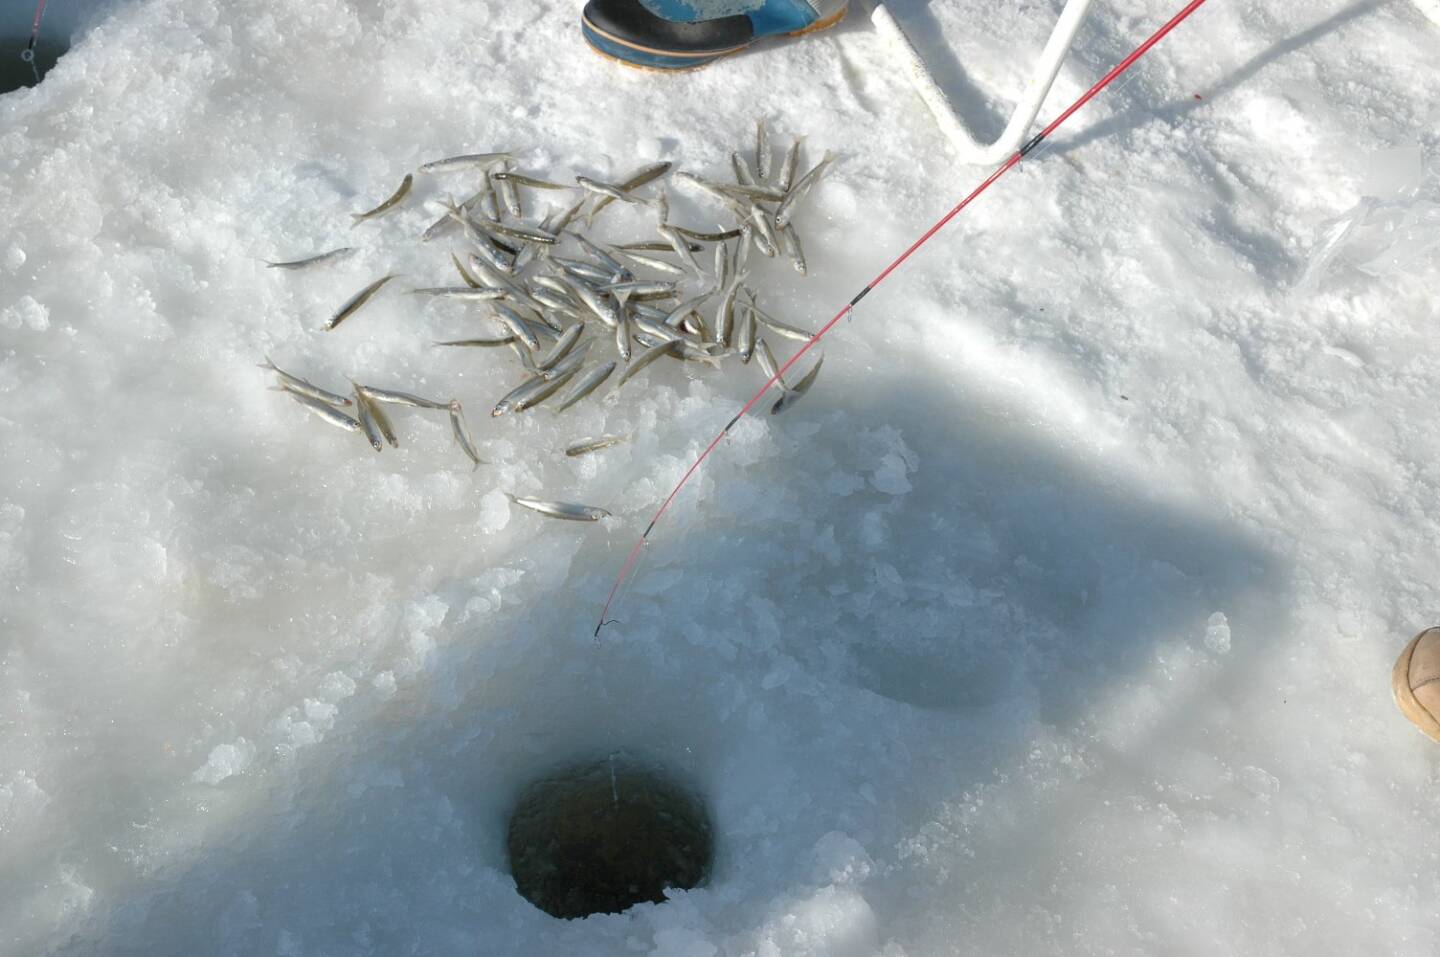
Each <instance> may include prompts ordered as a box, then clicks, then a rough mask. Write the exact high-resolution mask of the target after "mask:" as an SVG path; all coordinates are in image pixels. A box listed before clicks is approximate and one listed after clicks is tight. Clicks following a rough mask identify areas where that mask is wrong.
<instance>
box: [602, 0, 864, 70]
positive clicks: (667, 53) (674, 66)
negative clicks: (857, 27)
mask: <svg viewBox="0 0 1440 957" xmlns="http://www.w3.org/2000/svg"><path fill="white" fill-rule="evenodd" d="M848 12H850V7H849V5H848V4H847V5H845V6H844V7H841V8H840V9H839V10H837V11H836V12H835V13H832V14H831V15H830V16H828V17H826V18H824V19H823V20H816V21H815V22H814V23H812V24H810V25H809V26H806V27H801V28H800V29H799V30H792V31H790V32H789V33H776V34H773V35H771V36H766V37H758V38H756V39H754V40H751V41H750V42H749V43H742V44H740V45H739V46H734V47H728V48H726V49H723V50H707V51H705V52H703V53H686V52H682V51H678V50H661V49H658V48H656V47H647V46H642V45H641V44H638V43H633V42H631V41H629V40H624V39H621V38H620V37H617V36H615V34H613V33H607V32H606V31H604V30H602V29H600V28H599V27H597V26H596V25H595V24H593V23H591V22H590V21H589V20H587V19H586V18H585V17H584V16H583V15H582V16H581V18H580V21H581V22H580V26H581V32H582V33H583V34H584V36H585V42H586V43H588V44H589V45H590V49H592V50H594V51H595V52H596V53H598V54H600V55H601V56H603V57H604V58H605V59H607V60H613V61H614V62H616V63H619V64H621V65H623V66H628V67H630V68H631V69H633V70H643V71H645V72H647V73H690V72H693V71H695V70H699V69H701V68H703V67H707V66H709V65H710V64H712V63H714V62H715V61H716V60H719V59H722V58H724V57H727V56H734V55H735V54H737V53H740V52H742V51H744V50H748V49H750V48H751V47H753V46H754V45H755V44H757V43H763V42H765V41H766V40H774V39H781V40H783V39H789V38H792V37H803V36H805V35H806V34H809V33H818V32H819V31H821V30H827V29H829V28H830V27H833V26H835V25H836V24H837V23H839V22H840V21H841V20H844V19H845V14H846V13H848ZM601 43H603V44H606V45H609V46H613V47H617V48H620V49H623V50H625V51H634V53H635V54H636V55H637V56H638V57H640V58H643V59H649V60H651V61H653V62H650V63H644V62H639V61H638V60H633V59H629V58H627V57H626V56H625V55H624V53H621V52H617V51H613V50H607V49H605V48H604V47H603V46H601V45H600V44H601ZM664 60H674V61H678V62H674V63H665V62H660V61H664Z"/></svg>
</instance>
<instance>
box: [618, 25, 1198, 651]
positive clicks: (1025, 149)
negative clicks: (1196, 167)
mask: <svg viewBox="0 0 1440 957" xmlns="http://www.w3.org/2000/svg"><path fill="white" fill-rule="evenodd" d="M1204 3H1205V0H1190V2H1189V3H1187V4H1186V5H1185V7H1184V8H1183V9H1181V11H1180V12H1179V13H1177V14H1175V15H1174V16H1173V17H1171V18H1170V19H1169V20H1168V21H1166V23H1165V25H1164V26H1162V27H1161V28H1160V29H1158V30H1156V31H1155V32H1154V33H1153V34H1151V35H1150V38H1149V39H1147V40H1146V41H1145V42H1144V43H1142V44H1140V45H1139V46H1138V47H1136V48H1135V49H1134V50H1132V51H1130V54H1129V55H1128V56H1127V57H1125V59H1123V60H1121V61H1120V62H1119V63H1117V64H1116V65H1115V66H1113V67H1111V69H1110V72H1109V73H1106V74H1105V75H1104V76H1103V77H1101V78H1100V79H1099V80H1098V81H1097V82H1096V83H1095V85H1094V86H1092V87H1090V89H1088V90H1086V91H1085V92H1084V93H1083V94H1081V95H1080V98H1079V99H1077V100H1076V101H1075V102H1074V103H1071V104H1070V105H1069V106H1068V107H1066V108H1065V111H1064V112H1062V113H1061V114H1060V115H1059V116H1057V117H1055V119H1053V120H1051V121H1050V124H1049V125H1048V126H1046V127H1045V128H1044V129H1042V130H1041V131H1040V132H1039V133H1036V134H1035V135H1034V136H1032V137H1031V138H1030V139H1029V140H1027V141H1026V142H1025V144H1024V145H1023V146H1021V147H1020V149H1018V150H1017V151H1015V153H1014V154H1012V155H1011V156H1010V158H1009V159H1007V160H1006V161H1005V162H1004V163H1001V164H1000V165H999V166H998V167H996V169H995V171H994V172H993V173H991V174H990V175H989V176H987V177H986V178H985V180H984V181H983V182H982V183H981V184H980V185H979V186H976V187H975V188H974V189H973V190H971V191H970V193H969V194H968V195H967V196H966V197H965V198H964V199H962V200H960V202H958V203H956V204H955V206H954V207H953V208H951V210H950V211H949V212H948V213H946V214H945V215H944V216H942V217H940V219H939V220H938V221H937V222H936V223H935V225H933V226H931V227H930V228H929V229H927V230H926V231H925V233H924V235H922V236H921V237H920V238H919V239H917V240H915V242H913V243H911V244H910V246H909V248H907V249H906V250H905V251H904V252H903V253H901V254H900V255H899V256H897V257H896V258H895V261H894V262H892V263H890V265H888V266H886V267H885V268H884V270H882V271H881V273H880V275H878V276H876V277H875V278H874V279H872V280H870V282H869V283H868V284H866V286H865V288H863V289H861V290H860V291H859V292H858V293H856V294H855V296H854V297H853V298H851V300H850V301H849V302H848V303H846V304H845V305H844V306H843V307H842V308H841V309H840V311H839V312H837V313H836V314H835V317H834V318H833V319H831V320H830V321H829V322H827V323H825V325H823V326H821V327H820V330H819V331H818V332H816V333H815V334H814V335H813V336H811V337H810V339H809V341H807V342H806V343H805V344H804V345H803V346H801V347H800V349H799V351H798V352H796V353H795V354H794V355H793V356H791V357H790V358H789V359H788V360H787V361H786V362H785V364H784V365H782V366H780V368H779V369H778V370H776V372H775V374H774V375H773V376H771V377H770V378H769V379H768V380H766V382H765V384H764V385H762V386H761V387H760V391H759V392H756V393H755V394H754V395H753V396H751V397H750V401H749V402H746V403H745V406H744V407H743V408H742V409H741V410H740V411H739V412H737V413H736V414H735V416H734V417H733V418H732V419H731V420H730V421H729V422H728V423H726V425H725V428H723V429H721V430H720V434H719V435H717V436H715V438H713V439H711V440H710V444H709V445H707V446H705V450H704V451H703V452H701V453H700V457H699V458H697V459H696V460H695V461H694V462H692V463H691V465H690V467H689V468H688V469H686V470H685V474H684V475H683V476H681V477H680V481H679V483H678V484H677V485H676V486H675V488H673V489H672V490H671V491H670V494H669V495H667V496H666V497H665V501H664V502H662V503H661V505H660V508H659V509H658V510H656V512H655V515H654V516H653V517H652V518H651V519H650V524H649V525H647V526H645V531H644V533H643V534H641V536H640V540H639V541H637V542H636V543H635V547H633V548H631V549H630V554H629V555H627V556H626V558H625V563H624V564H623V565H622V566H621V567H620V574H619V576H617V577H616V579H615V584H614V585H612V586H610V594H609V596H608V597H606V599H605V606H604V607H603V608H602V609H601V610H600V619H599V621H598V622H597V624H596V625H595V638H596V640H599V638H600V629H601V628H604V627H605V625H606V623H607V622H608V621H609V619H608V618H607V617H606V616H607V615H608V614H609V612H610V606H611V604H612V603H614V601H615V595H616V593H617V592H619V590H620V586H621V585H623V584H624V583H625V579H626V578H627V576H629V574H630V573H631V571H632V570H633V569H634V567H635V563H636V561H637V560H638V559H639V557H640V553H641V552H642V551H643V550H644V549H645V547H646V546H647V545H648V544H649V541H650V533H651V532H652V531H654V530H655V525H656V523H657V522H659V521H660V517H661V516H662V515H664V514H665V510H666V509H668V508H669V507H670V503H671V502H673V501H675V496H677V495H679V494H680V490H681V489H683V488H684V487H685V483H686V482H688V481H690V476H692V475H694V474H695V472H696V471H697V470H699V468H700V465H701V463H703V462H704V461H705V459H706V458H708V457H709V455H710V453H711V452H713V451H715V447H716V446H718V445H719V444H720V443H721V442H723V441H724V440H725V438H726V436H728V435H729V434H730V430H731V428H733V427H734V425H735V423H736V422H739V421H740V419H741V418H742V417H744V416H745V415H746V414H748V413H749V411H750V410H751V409H753V408H754V407H755V406H756V404H758V403H759V402H760V400H761V399H763V398H764V397H765V394H766V393H767V392H769V391H770V387H771V386H773V385H774V384H775V382H776V380H777V379H780V378H781V377H783V376H784V375H785V373H786V372H788V371H790V367H791V366H793V365H795V363H797V362H799V361H800V357H801V356H803V355H805V353H807V352H809V351H810V349H811V348H812V347H813V346H814V345H815V344H816V343H817V342H819V341H820V340H821V339H822V338H824V336H825V334H826V333H828V332H829V331H830V330H831V329H833V328H835V326H836V324H837V323H839V322H840V320H841V319H844V318H845V317H846V316H848V315H851V314H852V313H853V312H854V311H855V306H856V305H858V304H859V302H860V300H862V299H864V298H865V297H866V296H867V295H869V294H870V290H872V289H874V288H875V287H876V286H878V285H880V284H881V283H882V282H884V281H885V279H886V277H888V276H889V275H890V274H891V273H892V272H894V271H895V270H896V269H898V268H899V267H900V264H901V263H903V262H905V260H907V259H909V258H910V256H911V255H912V254H913V253H914V252H915V251H916V250H918V249H919V248H920V247H921V246H923V245H925V243H927V242H929V240H930V237H931V236H934V235H935V234H936V233H938V232H939V231H940V230H941V229H943V228H944V227H945V225H946V224H947V223H949V222H950V220H952V219H954V218H955V217H956V216H958V215H960V211H961V210H963V209H964V208H965V207H966V206H969V205H970V204H971V203H972V202H973V201H974V200H975V199H976V198H977V197H979V195H980V194H981V193H983V192H985V190H987V189H989V188H990V185H991V184H992V183H994V182H995V181H996V180H997V179H999V178H1000V177H1002V176H1004V175H1005V174H1006V173H1008V172H1010V170H1011V169H1012V168H1014V167H1016V166H1018V165H1020V161H1021V160H1023V159H1025V158H1026V157H1027V156H1029V155H1030V154H1031V153H1032V152H1034V150H1035V149H1036V148H1037V147H1039V146H1040V145H1041V144H1042V143H1044V142H1045V139H1046V137H1048V136H1049V135H1050V134H1051V133H1053V132H1055V130H1057V129H1058V128H1059V127H1060V126H1061V124H1063V123H1064V122H1065V121H1066V120H1068V119H1069V118H1070V117H1071V116H1072V115H1073V114H1074V113H1075V111H1076V110H1078V109H1080V108H1081V107H1082V106H1084V105H1085V104H1086V103H1089V102H1090V100H1091V99H1093V98H1094V97H1095V95H1096V94H1098V93H1099V92H1100V91H1101V90H1103V89H1105V87H1107V86H1109V85H1110V83H1111V81H1113V80H1114V79H1115V78H1116V77H1118V76H1119V75H1120V74H1122V73H1124V72H1125V71H1126V70H1128V69H1130V67H1131V65H1132V64H1134V62H1135V61H1136V60H1138V59H1140V58H1141V57H1142V56H1144V55H1145V54H1146V53H1147V52H1148V51H1149V50H1150V48H1151V47H1153V46H1154V45H1155V44H1157V43H1159V42H1160V41H1161V40H1162V39H1163V38H1164V37H1165V35H1166V34H1167V33H1169V32H1170V31H1171V30H1173V29H1175V28H1176V27H1177V26H1179V25H1180V24H1181V23H1183V22H1184V21H1185V19H1186V18H1187V17H1189V16H1190V14H1192V13H1194V12H1195V11H1196V10H1198V9H1199V8H1200V7H1201V6H1202V5H1203V4H1204Z"/></svg>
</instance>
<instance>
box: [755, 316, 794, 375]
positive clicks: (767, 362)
mask: <svg viewBox="0 0 1440 957" xmlns="http://www.w3.org/2000/svg"><path fill="white" fill-rule="evenodd" d="M750 315H751V316H752V317H753V316H754V315H755V310H754V309H751V310H750ZM755 361H756V362H758V363H759V364H760V371H761V372H763V373H765V381H766V382H769V381H770V380H771V379H774V380H775V388H777V389H779V390H780V392H781V393H782V394H783V393H784V392H785V389H786V386H785V380H784V379H782V378H780V366H779V365H777V364H776V362H775V353H773V352H771V351H770V343H768V342H766V341H765V340H764V339H757V340H756V341H755Z"/></svg>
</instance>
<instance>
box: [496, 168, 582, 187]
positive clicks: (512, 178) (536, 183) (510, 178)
mask: <svg viewBox="0 0 1440 957" xmlns="http://www.w3.org/2000/svg"><path fill="white" fill-rule="evenodd" d="M490 178H491V179H498V180H501V181H502V182H511V183H516V184H518V185H520V186H528V187H530V188H531V189H574V188H575V187H574V186H566V185H564V184H563V183H552V182H550V181H549V180H544V179H536V178H535V177H533V176H526V175H525V174H524V173H517V172H515V171H513V170H499V171H497V172H494V173H491V174H490Z"/></svg>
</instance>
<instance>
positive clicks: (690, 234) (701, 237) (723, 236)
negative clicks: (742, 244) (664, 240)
mask: <svg viewBox="0 0 1440 957" xmlns="http://www.w3.org/2000/svg"><path fill="white" fill-rule="evenodd" d="M671 228H672V229H674V230H675V231H676V232H677V233H679V234H680V235H681V236H684V237H685V238H686V239H692V240H694V241H695V242H697V243H723V242H724V241H725V240H727V239H734V238H735V237H736V236H739V235H740V230H739V229H726V230H723V231H721V232H718V233H700V232H696V231H695V230H693V229H686V228H685V227H684V226H673V225H672V226H671Z"/></svg>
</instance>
